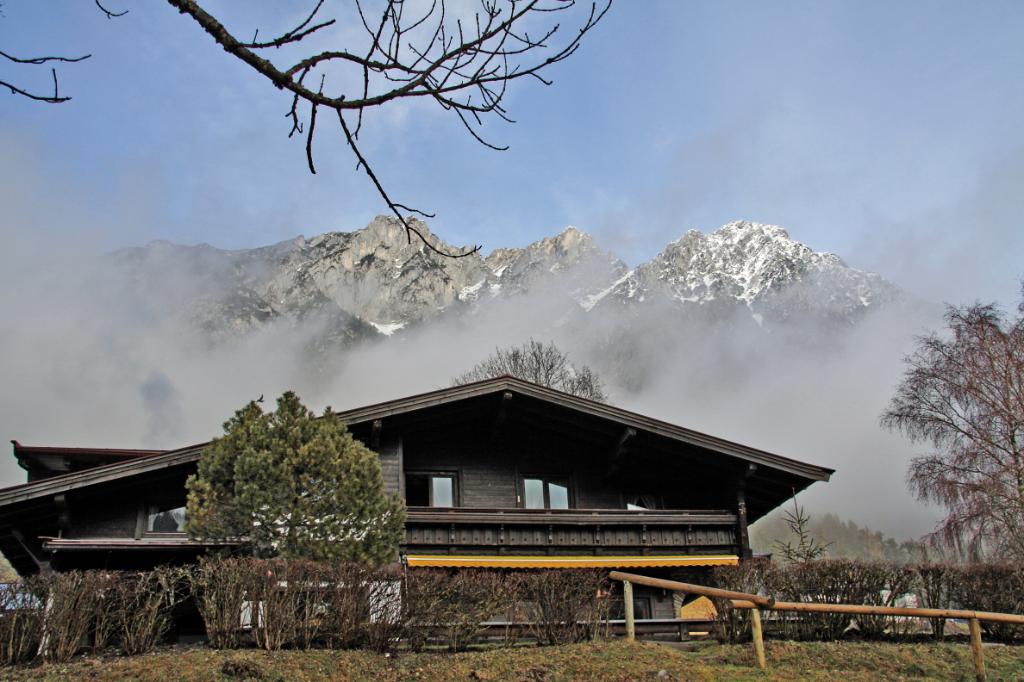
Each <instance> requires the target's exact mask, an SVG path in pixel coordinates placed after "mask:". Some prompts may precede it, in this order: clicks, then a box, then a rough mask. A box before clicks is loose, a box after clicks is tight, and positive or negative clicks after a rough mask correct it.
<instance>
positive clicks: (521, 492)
mask: <svg viewBox="0 0 1024 682" xmlns="http://www.w3.org/2000/svg"><path fill="white" fill-rule="evenodd" d="M527 479H533V480H539V481H540V482H541V486H542V488H541V489H542V491H543V494H544V506H543V507H527V506H526V481H527ZM552 483H554V484H555V485H560V486H562V487H563V488H565V491H566V498H567V501H568V506H567V507H566V509H576V491H575V486H574V485H573V479H572V476H571V475H570V474H536V473H520V474H519V480H518V481H517V485H516V498H517V501H518V507H519V508H520V509H535V510H537V511H552V508H551V490H550V488H549V486H550V485H551V484H552ZM559 510H561V511H565V510H562V509H561V508H560V507H559V508H555V509H554V511H559Z"/></svg>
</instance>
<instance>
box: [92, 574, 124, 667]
mask: <svg viewBox="0 0 1024 682" xmlns="http://www.w3.org/2000/svg"><path fill="white" fill-rule="evenodd" d="M90 573H91V574H92V575H91V579H92V580H94V581H95V583H94V589H95V590H96V595H95V596H96V599H95V601H94V602H93V609H94V610H93V622H92V650H93V652H94V653H95V652H97V651H99V650H101V649H104V648H106V647H108V646H110V645H111V644H113V643H114V639H115V635H116V631H117V616H118V611H119V610H120V609H121V608H122V607H121V599H120V590H119V582H120V580H121V574H120V573H118V572H106V571H91V572H90Z"/></svg>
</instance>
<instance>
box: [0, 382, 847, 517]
mask: <svg viewBox="0 0 1024 682" xmlns="http://www.w3.org/2000/svg"><path fill="white" fill-rule="evenodd" d="M505 392H509V393H512V394H519V395H523V396H527V397H531V398H535V399H537V400H540V401H543V402H546V403H551V404H555V405H560V406H562V407H565V408H568V409H570V410H575V411H577V412H579V413H582V414H586V415H590V416H592V417H597V418H599V419H604V420H608V421H611V422H616V423H618V424H620V425H622V426H624V427H630V428H634V429H638V430H642V431H646V432H649V433H654V434H657V435H660V436H663V437H666V438H669V439H671V440H674V441H677V442H679V443H683V444H686V445H691V446H697V447H700V448H703V449H706V450H709V451H712V452H717V453H720V454H722V455H725V456H728V457H733V458H736V459H739V460H742V461H746V462H749V463H750V464H756V465H758V466H759V467H761V466H763V467H765V468H767V469H773V470H778V471H782V472H786V473H788V474H791V475H793V476H796V477H799V478H801V479H804V480H805V481H806V483H807V484H809V483H812V482H814V481H827V480H829V477H830V476H831V475H832V474H833V473H834V471H835V470H834V469H830V468H827V467H821V466H817V465H814V464H808V463H806V462H801V461H798V460H795V459H791V458H789V457H783V456H782V455H777V454H774V453H771V452H767V451H765V450H759V449H757V448H752V447H749V446H746V445H742V444H740V443H735V442H732V441H729V440H725V439H723V438H718V437H715V436H711V435H708V434H705V433H700V432H699V431H694V430H692V429H687V428H684V427H682V426H678V425H676V424H671V423H669V422H665V421H661V420H659V419H654V418H653V417H647V416H644V415H642V414H638V413H636V412H631V411H629V410H624V409H622V408H619V407H615V406H613V405H608V404H605V403H599V402H596V401H593V400H587V399H585V398H580V397H577V396H573V395H570V394H568V393H563V392H562V391H557V390H555V389H551V388H547V387H545V386H541V385H539V384H535V383H532V382H529V381H524V380H522V379H517V378H515V377H512V376H507V375H506V376H500V377H495V378H492V379H484V380H482V381H476V382H473V383H469V384H463V385H461V386H450V387H447V388H441V389H437V390H434V391H428V392H426V393H419V394H416V395H412V396H407V397H405V398H398V399H396V400H389V401H386V402H381V403H376V404H373V405H367V406H364V407H357V408H353V409H350V410H344V411H341V412H337V413H336V414H337V415H338V416H339V417H340V418H341V420H342V421H344V422H345V423H346V424H348V425H349V426H354V425H357V424H363V423H367V422H372V421H375V420H378V419H385V418H387V417H392V416H396V415H402V414H408V413H412V412H416V411H418V410H424V409H427V408H431V407H436V406H440V405H446V404H451V403H457V402H459V401H463V400H468V399H471V398H476V397H480V396H486V395H492V394H499V393H505ZM208 445H209V442H204V443H198V444H196V445H190V446H187V447H184V448H179V449H177V450H169V451H164V452H159V451H158V453H157V454H151V455H146V456H138V457H134V458H131V459H128V460H126V461H121V462H116V463H113V464H106V465H101V466H97V467H94V468H91V469H86V470H84V471H79V472H74V473H69V474H64V475H61V476H54V477H51V478H46V479H42V480H39V481H33V482H31V483H25V484H22V485H16V486H11V487H9V488H4V489H2V490H0V506H3V505H7V504H11V503H16V502H21V501H24V500H29V499H33V498H38V497H43V496H47V495H55V494H58V493H62V492H66V491H69V490H74V489H76V488H82V487H86V486H90V485H95V484H98V483H103V482H106V481H111V480H114V479H118V478H122V477H126V476H133V475H137V474H143V473H149V472H153V471H158V470H160V469H164V468H168V467H174V466H178V465H181V464H187V463H190V462H196V461H198V459H199V456H200V454H201V453H202V451H203V450H204V449H205V448H206V447H207V446H208ZM133 452H142V451H133Z"/></svg>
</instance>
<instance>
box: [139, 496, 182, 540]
mask: <svg viewBox="0 0 1024 682" xmlns="http://www.w3.org/2000/svg"><path fill="white" fill-rule="evenodd" d="M146 532H148V533H183V532H185V507H184V506H178V504H177V503H174V502H171V503H168V504H151V505H149V509H148V510H147V513H146Z"/></svg>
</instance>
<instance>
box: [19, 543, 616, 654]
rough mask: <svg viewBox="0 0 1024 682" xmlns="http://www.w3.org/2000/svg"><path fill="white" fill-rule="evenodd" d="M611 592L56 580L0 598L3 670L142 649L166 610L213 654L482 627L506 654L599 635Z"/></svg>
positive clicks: (262, 577)
mask: <svg viewBox="0 0 1024 682" xmlns="http://www.w3.org/2000/svg"><path fill="white" fill-rule="evenodd" d="M608 588H609V586H608V581H607V574H606V572H604V571H598V570H587V571H498V570H483V569H478V570H472V569H470V570H458V571H451V570H447V569H416V570H413V571H408V572H406V573H402V572H400V571H397V570H395V569H394V568H387V567H385V568H371V567H368V566H366V565H363V564H351V563H349V564H345V563H342V564H328V563H318V562H313V561H305V560H294V559H293V560H284V559H255V558H227V559H204V560H201V561H200V562H199V564H198V565H196V566H193V567H190V568H158V569H155V570H153V571H143V572H110V571H70V572H67V573H53V574H48V575H45V576H37V577H34V578H30V579H28V580H25V581H21V582H18V583H12V584H10V585H8V587H7V589H6V590H5V591H3V592H0V664H4V665H12V664H17V663H23V662H27V661H30V660H32V659H34V658H36V657H37V656H41V657H42V658H43V659H44V660H46V661H50V662H63V661H67V660H68V659H70V658H71V657H73V656H74V655H76V654H77V653H79V652H81V651H83V650H86V649H91V650H93V651H97V650H102V649H106V648H110V647H117V648H118V649H120V650H121V651H122V652H123V653H125V654H129V655H131V654H138V653H143V652H146V651H149V650H151V649H152V648H153V647H154V646H156V645H157V644H158V643H160V642H161V641H162V640H163V639H165V638H166V635H167V633H168V630H169V627H170V625H171V611H172V609H174V608H175V607H176V606H178V605H180V604H182V603H183V602H188V603H191V604H192V605H194V608H195V610H196V611H197V612H198V614H199V616H200V617H201V619H202V622H203V624H204V625H205V629H206V634H207V643H208V645H209V646H211V647H213V648H218V649H226V648H236V647H240V646H245V645H250V644H251V645H255V646H257V647H260V648H263V649H267V650H277V649H284V648H314V647H322V648H367V649H372V650H375V651H386V650H389V649H392V648H394V647H395V646H396V645H398V644H400V643H404V645H405V646H408V647H410V648H413V649H422V648H423V647H425V646H427V645H441V646H444V647H446V648H448V649H450V650H462V649H465V648H466V647H468V646H470V645H471V644H473V643H475V642H477V641H480V636H481V623H483V622H487V621H491V622H492V624H493V623H495V622H497V623H506V624H507V625H506V627H505V628H504V634H503V637H502V639H503V640H504V642H505V643H506V644H510V643H512V642H514V641H515V640H516V638H517V637H518V635H519V632H520V629H521V628H523V627H526V628H528V629H529V633H530V634H531V635H533V636H534V637H535V638H536V639H537V640H538V641H539V642H542V643H549V644H556V643H564V642H577V641H583V640H587V639H592V638H594V637H595V636H597V634H598V633H599V632H600V630H601V624H602V623H603V622H605V621H606V620H607V614H608V595H609V589H608ZM524 623H525V624H526V625H524ZM499 627H500V626H499Z"/></svg>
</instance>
